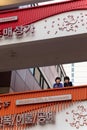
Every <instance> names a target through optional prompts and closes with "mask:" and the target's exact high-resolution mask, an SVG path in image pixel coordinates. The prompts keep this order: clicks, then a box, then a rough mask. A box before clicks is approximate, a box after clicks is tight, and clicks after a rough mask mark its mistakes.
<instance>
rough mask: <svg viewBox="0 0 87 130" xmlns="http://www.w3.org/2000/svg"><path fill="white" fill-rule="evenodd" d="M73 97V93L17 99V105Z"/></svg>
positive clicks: (63, 99)
mask: <svg viewBox="0 0 87 130" xmlns="http://www.w3.org/2000/svg"><path fill="white" fill-rule="evenodd" d="M71 99H72V95H71V94H67V95H59V96H49V97H39V98H31V99H21V100H16V105H17V106H20V105H28V104H38V103H47V102H56V101H65V100H71Z"/></svg>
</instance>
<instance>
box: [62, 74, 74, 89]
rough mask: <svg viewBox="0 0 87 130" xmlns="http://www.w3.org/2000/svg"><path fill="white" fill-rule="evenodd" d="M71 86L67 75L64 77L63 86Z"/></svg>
mask: <svg viewBox="0 0 87 130" xmlns="http://www.w3.org/2000/svg"><path fill="white" fill-rule="evenodd" d="M70 86H73V85H72V82H70V78H69V77H68V76H66V77H64V87H70Z"/></svg>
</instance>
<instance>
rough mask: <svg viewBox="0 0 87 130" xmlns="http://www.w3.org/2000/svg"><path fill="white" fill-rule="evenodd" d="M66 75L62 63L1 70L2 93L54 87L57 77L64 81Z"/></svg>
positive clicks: (0, 88) (0, 84) (0, 86)
mask: <svg viewBox="0 0 87 130" xmlns="http://www.w3.org/2000/svg"><path fill="white" fill-rule="evenodd" d="M65 75H66V73H65V71H64V69H63V66H62V65H56V66H47V67H36V68H29V69H21V70H14V71H9V72H0V77H1V78H0V93H8V92H23V91H30V90H39V89H49V88H53V84H54V82H55V78H56V77H61V80H62V82H63V79H64V76H65Z"/></svg>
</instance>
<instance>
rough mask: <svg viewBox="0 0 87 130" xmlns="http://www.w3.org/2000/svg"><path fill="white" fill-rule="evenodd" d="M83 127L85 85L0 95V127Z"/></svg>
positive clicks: (14, 129)
mask: <svg viewBox="0 0 87 130" xmlns="http://www.w3.org/2000/svg"><path fill="white" fill-rule="evenodd" d="M65 128H66V129H71V130H73V129H74V130H76V129H79V130H82V129H84V130H85V129H87V86H80V87H73V88H64V89H48V90H42V91H31V92H25V93H13V94H8V95H1V96H0V129H1V130H19V129H20V130H25V129H30V130H34V129H35V130H36V129H37V130H40V129H43V130H44V129H47V130H49V129H50V130H51V129H57V130H60V129H62V130H64V129H65Z"/></svg>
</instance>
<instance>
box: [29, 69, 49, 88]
mask: <svg viewBox="0 0 87 130" xmlns="http://www.w3.org/2000/svg"><path fill="white" fill-rule="evenodd" d="M29 70H30V71H31V73H32V75H33V76H34V77H35V79H36V81H37V82H38V84H39V85H40V87H41V88H42V89H46V88H50V86H49V84H48V83H47V81H46V79H45V77H44V76H43V74H42V72H41V71H40V69H39V68H30V69H29Z"/></svg>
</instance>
